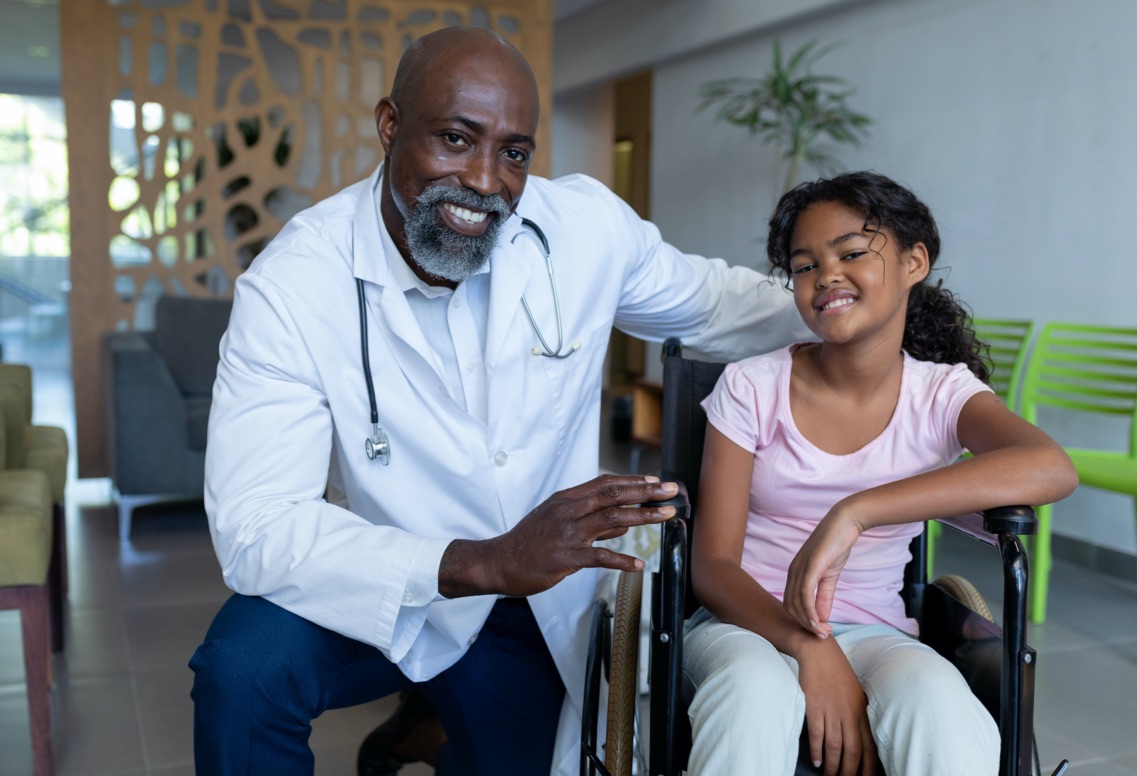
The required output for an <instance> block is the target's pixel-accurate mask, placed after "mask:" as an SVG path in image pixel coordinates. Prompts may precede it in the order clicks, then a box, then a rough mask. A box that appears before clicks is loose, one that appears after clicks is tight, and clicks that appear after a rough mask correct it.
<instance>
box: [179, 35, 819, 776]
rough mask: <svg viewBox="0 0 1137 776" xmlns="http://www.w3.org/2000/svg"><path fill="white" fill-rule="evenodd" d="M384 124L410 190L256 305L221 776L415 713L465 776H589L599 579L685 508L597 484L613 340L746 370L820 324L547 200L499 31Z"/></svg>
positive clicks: (530, 123)
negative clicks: (617, 548) (364, 720)
mask: <svg viewBox="0 0 1137 776" xmlns="http://www.w3.org/2000/svg"><path fill="white" fill-rule="evenodd" d="M375 117H376V125H377V128H378V132H379V138H380V140H381V142H382V145H383V149H384V151H385V153H386V161H385V162H384V164H383V166H382V167H381V168H380V169H379V170H378V171H377V172H376V173H375V175H373V176H372V177H371V178H370V179H369V180H367V181H364V182H361V183H358V184H356V185H354V186H352V187H350V188H348V189H347V190H345V191H344V192H342V193H340V194H337V195H335V196H333V197H331V198H330V199H328V200H325V201H324V202H322V203H320V204H318V205H316V206H315V207H314V208H312V209H310V210H308V211H306V212H304V213H301V214H300V215H299V216H297V217H296V218H294V219H293V220H292V221H291V222H289V224H288V225H287V226H286V227H285V228H284V229H283V230H282V232H281V233H280V235H279V236H278V237H277V238H276V239H275V240H274V241H273V242H272V244H271V245H269V247H268V248H267V249H266V250H265V251H264V253H262V255H261V256H260V257H259V258H258V259H257V261H256V262H254V264H253V266H252V267H250V268H249V270H248V271H247V272H246V273H245V274H244V275H242V276H241V277H240V278H239V280H238V282H237V288H236V292H235V298H234V306H233V314H232V319H231V321H230V326H229V330H228V332H227V333H226V336H225V338H224V340H223V342H222V346H221V362H220V365H219V367H218V374H217V383H216V386H215V388H214V399H213V405H212V410H211V417H210V429H209V445H208V454H207V460H206V506H207V510H208V512H209V518H210V525H211V528H212V531H213V537H214V544H215V546H216V550H217V554H218V558H219V559H220V562H221V567H222V570H223V573H224V576H225V580H226V582H227V584H229V586H230V587H232V588H233V589H234V590H235V591H236V593H237V594H236V595H234V596H233V597H232V598H231V599H230V600H229V601H228V602H227V603H226V604H225V605H224V606H223V607H222V610H221V611H220V612H219V613H218V615H217V618H216V619H215V620H214V623H213V625H212V626H211V628H210V631H209V633H208V634H207V636H206V640H205V642H204V643H203V644H202V646H201V647H200V648H199V649H198V651H197V653H196V654H195V656H194V658H193V660H192V661H191V667H192V668H193V669H194V671H195V674H196V676H195V683H194V690H193V697H194V701H195V705H196V708H195V757H196V763H197V768H198V772H199V773H209V774H229V773H258V774H259V773H273V774H293V773H311V772H312V769H313V758H312V753H311V751H310V749H309V748H308V744H307V738H308V733H309V731H310V727H309V725H310V721H311V720H312V719H313V718H314V717H316V716H318V715H319V714H321V713H322V712H323V711H324V710H326V709H329V708H337V707H343V706H348V705H354V704H358V703H363V702H366V701H370V700H373V699H375V698H379V697H382V696H384V695H388V694H391V693H394V692H398V691H402V690H409V689H412V688H413V689H417V690H419V691H421V692H422V693H423V694H424V695H425V696H426V697H427V698H429V699H430V701H431V703H432V704H433V706H434V707H435V709H437V712H438V715H439V717H440V718H441V721H442V724H443V726H444V727H445V731H446V737H447V743H446V745H445V746H444V747H443V748H442V751H441V752H440V753H439V761H438V766H437V769H438V772H439V773H466V774H469V773H508V774H545V773H549V772H550V771H552V772H555V773H558V774H561V773H566V774H567V773H570V772H572V771H573V770H575V767H576V765H577V757H578V755H577V752H576V747H575V741H576V740H577V738H578V735H579V732H578V731H579V714H580V703H581V701H580V695H581V693H582V690H583V672H584V665H583V663H584V654H585V651H586V648H585V642H586V636H587V633H586V631H587V624H586V622H585V619H586V618H585V615H586V613H587V611H588V608H589V605H590V603H591V601H592V599H593V598H594V596H595V592H596V584H597V580H598V574H599V570H600V569H604V568H608V569H633V568H639V567H641V566H642V563H641V562H640V561H638V560H637V559H634V558H631V557H628V556H625V555H620V554H617V553H614V552H611V551H609V550H606V549H602V548H599V547H594V546H593V543H594V542H596V541H598V540H603V539H607V538H611V537H615V536H618V535H621V534H623V533H624V532H625V531H626V530H627V529H628V527H630V526H633V525H640V524H647V523H656V522H660V521H662V520H665V519H667V518H668V517H669V516H670V514H671V511H670V509H667V508H663V509H656V508H648V507H644V508H638V507H637V506H636V505H638V504H641V503H645V502H650V501H653V500H659V499H662V498H665V497H668V496H670V495H672V494H673V493H674V492H675V491H674V485H673V484H670V483H667V484H665V483H659V482H658V481H655V480H654V479H653V478H649V477H639V476H608V477H602V478H599V479H597V478H596V473H597V470H598V455H597V444H598V439H599V414H600V406H599V405H600V402H599V398H600V384H601V368H602V364H603V361H604V354H605V350H606V347H607V343H608V337H609V333H610V331H611V328H612V326H613V325H616V326H619V327H620V328H622V329H624V330H626V331H628V332H630V333H632V334H636V335H640V336H644V337H649V338H652V339H656V340H658V339H661V338H663V337H665V336H667V335H672V334H674V335H678V336H680V337H682V338H684V340H685V341H686V342H687V343H688V344H690V345H692V346H693V347H695V348H697V349H700V350H702V351H704V352H710V353H713V354H718V355H720V356H729V357H733V356H738V355H741V354H743V353H750V352H758V351H762V350H769V349H772V348H773V347H776V346H778V345H781V344H783V343H785V342H786V341H788V340H789V339H792V338H793V334H794V333H796V332H799V331H801V328H800V324H798V323H797V315H796V312H795V311H794V309H793V307H792V303H791V302H790V297H789V295H788V294H786V293H784V291H783V289H782V288H781V287H780V286H778V285H776V284H771V283H762V282H761V280H762V279H761V276H759V275H757V274H755V273H753V272H751V271H748V270H743V269H739V268H733V269H732V268H728V267H727V266H726V265H725V263H723V262H721V261H719V260H707V259H703V258H701V257H695V256H686V255H683V254H681V253H680V252H678V251H677V250H675V249H674V248H672V247H670V246H668V245H666V244H665V243H663V242H662V241H661V240H660V238H659V233H658V231H657V230H656V229H655V228H654V227H653V226H651V225H650V224H647V223H645V222H643V221H641V220H640V219H638V218H637V217H636V216H635V215H634V213H632V211H631V210H630V209H629V208H627V206H626V205H624V204H623V203H622V202H620V200H619V199H617V198H616V197H615V196H614V195H612V194H611V193H610V192H608V191H607V190H606V189H604V188H603V187H602V186H600V185H599V184H597V183H596V182H595V181H592V180H589V179H586V178H583V177H579V176H578V177H574V178H568V179H563V180H561V181H557V182H550V181H546V180H542V179H537V178H534V179H527V168H528V163H529V159H530V157H531V156H532V153H533V151H534V142H533V137H534V134H535V131H536V127H537V88H536V84H535V81H534V79H533V75H532V73H531V72H530V70H529V67H528V65H527V64H526V63H525V60H524V59H523V58H522V57H521V55H520V54H519V53H518V52H517V51H516V50H515V49H514V48H513V47H512V46H510V45H509V44H508V43H506V42H505V41H504V40H503V39H501V38H500V37H499V36H497V35H496V34H494V33H491V32H489V31H486V30H481V29H475V28H452V29H446V30H442V31H440V32H436V33H433V34H431V35H428V36H425V37H423V38H421V39H419V40H418V41H417V42H416V43H414V44H413V45H412V46H411V47H410V48H409V49H408V50H407V52H406V53H405V55H404V56H403V59H402V61H401V62H400V65H399V68H398V72H397V73H396V76H395V82H394V86H393V89H392V93H391V95H390V96H389V97H385V98H384V99H382V100H381V101H380V102H379V104H378V105H377V107H376V110H375ZM523 194H524V195H525V196H524V200H523V199H522V195H523ZM523 219H524V220H523ZM533 225H536V228H534V227H533ZM546 238H547V242H548V246H549V250H550V251H551V258H548V261H549V262H551V264H548V265H547V257H546V254H545V251H544V246H543V243H544V241H545V240H546ZM554 268H555V277H554V271H553V270H554ZM357 299H358V301H359V305H358V307H357V305H356V304H355V302H356V300H357ZM361 327H362V331H363V332H365V333H366V339H363V338H362V337H361V335H360V331H361ZM361 340H362V341H361ZM553 348H556V353H555V355H556V356H560V357H549V356H550V355H552V354H553V353H554V351H553ZM361 351H362V353H361ZM362 358H365V359H366V361H365V362H362V361H361V359H362ZM365 365H366V366H365ZM369 386H373V391H374V405H372V402H371V401H370V400H369ZM373 406H374V409H372V407H373ZM380 427H381V428H382V429H383V431H384V432H385V437H384V434H381V433H380ZM386 442H389V448H384V447H383V445H384V443H386ZM365 447H366V449H365ZM376 448H381V449H379V450H378V451H377V449H376ZM376 452H378V453H379V454H377V455H375V456H374V459H372V457H371V456H372V454H375V453H376ZM383 453H389V457H387V456H385V455H383ZM384 458H386V461H387V463H388V464H389V465H384ZM581 483H583V484H581Z"/></svg>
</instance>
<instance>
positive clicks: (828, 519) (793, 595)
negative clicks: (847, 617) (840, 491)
mask: <svg viewBox="0 0 1137 776" xmlns="http://www.w3.org/2000/svg"><path fill="white" fill-rule="evenodd" d="M840 507H841V504H838V505H837V506H835V507H833V509H831V510H830V511H829V514H827V515H826V516H825V517H824V519H822V521H821V522H820V523H818V524H817V528H815V529H813V533H812V534H810V537H809V538H808V539H806V540H805V544H803V545H802V546H801V549H800V550H798V551H797V555H796V556H794V559H793V562H792V563H791V564H790V568H789V573H788V574H787V576H786V592H785V595H784V596H783V599H782V605H783V606H785V608H786V611H787V612H789V613H790V615H791V616H792V617H793V618H794V619H795V620H797V622H798V624H799V625H801V627H803V628H805V629H806V630H808V631H810V632H811V633H814V634H816V635H817V636H818V637H819V638H823V639H824V638H828V636H829V635H830V634H831V633H832V632H833V628H832V627H831V626H830V625H829V614H830V613H831V612H832V610H833V594H834V591H835V590H836V588H837V578H838V577H840V575H841V570H842V569H844V568H845V563H847V562H848V560H849V552H850V551H851V550H852V549H853V544H854V543H855V542H856V541H857V539H858V538H859V537H860V535H861V531H862V530H863V529H862V528H861V527H860V525H859V523H858V522H857V521H856V520H854V519H853V518H851V517H848V516H846V514H845V513H844V512H843V511H841V510H840Z"/></svg>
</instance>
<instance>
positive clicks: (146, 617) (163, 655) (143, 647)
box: [122, 603, 221, 671]
mask: <svg viewBox="0 0 1137 776" xmlns="http://www.w3.org/2000/svg"><path fill="white" fill-rule="evenodd" d="M220 607H221V604H220V603H204V604H181V605H165V606H139V607H131V608H127V609H124V610H123V612H122V617H123V621H124V622H125V626H126V645H127V651H128V657H129V662H130V667H131V669H132V670H133V671H155V670H171V669H183V668H185V667H186V663H188V662H189V659H190V658H191V657H192V656H193V653H194V650H196V649H197V647H198V645H199V644H201V642H202V641H203V640H204V639H205V633H206V631H207V630H208V629H209V624H210V623H211V622H212V621H213V616H214V615H215V614H217V610H218V609H219V608H220Z"/></svg>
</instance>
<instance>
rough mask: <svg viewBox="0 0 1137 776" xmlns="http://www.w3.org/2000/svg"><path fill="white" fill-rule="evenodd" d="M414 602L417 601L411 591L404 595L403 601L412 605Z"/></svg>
mask: <svg viewBox="0 0 1137 776" xmlns="http://www.w3.org/2000/svg"><path fill="white" fill-rule="evenodd" d="M414 602H415V597H414V596H413V595H411V594H410V593H406V594H405V595H404V596H403V603H405V604H407V605H410V604H413V603H414Z"/></svg>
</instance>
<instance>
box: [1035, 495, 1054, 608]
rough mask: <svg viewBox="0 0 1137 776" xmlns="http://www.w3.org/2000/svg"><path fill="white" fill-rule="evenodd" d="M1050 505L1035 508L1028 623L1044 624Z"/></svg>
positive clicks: (1047, 582)
mask: <svg viewBox="0 0 1137 776" xmlns="http://www.w3.org/2000/svg"><path fill="white" fill-rule="evenodd" d="M1053 511H1054V507H1053V506H1052V505H1051V504H1045V505H1043V506H1040V507H1037V508H1035V510H1034V514H1035V515H1036V516H1037V518H1038V533H1036V534H1035V535H1034V536H1032V537H1030V594H1029V595H1030V605H1029V615H1030V621H1031V622H1033V623H1036V624H1041V623H1043V622H1046V595H1047V592H1048V591H1049V589H1050V565H1051V557H1050V517H1051V513H1052V512H1053Z"/></svg>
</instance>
